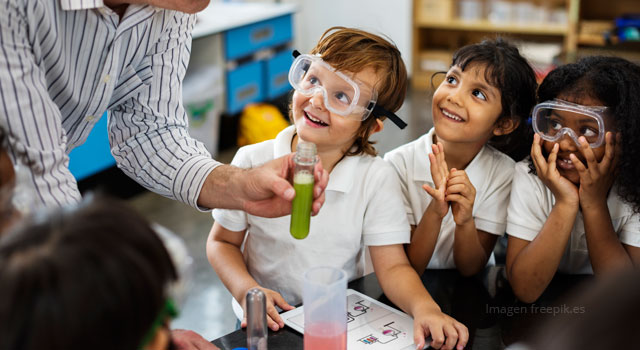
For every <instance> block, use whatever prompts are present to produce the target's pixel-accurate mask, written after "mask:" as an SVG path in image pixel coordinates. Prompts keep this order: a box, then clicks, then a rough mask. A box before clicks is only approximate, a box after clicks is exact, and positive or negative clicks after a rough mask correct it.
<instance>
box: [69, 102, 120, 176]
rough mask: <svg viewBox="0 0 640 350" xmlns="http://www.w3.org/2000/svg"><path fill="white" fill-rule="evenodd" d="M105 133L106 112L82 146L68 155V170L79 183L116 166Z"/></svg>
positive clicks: (106, 133)
mask: <svg viewBox="0 0 640 350" xmlns="http://www.w3.org/2000/svg"><path fill="white" fill-rule="evenodd" d="M108 135H109V134H108V132H107V112H105V113H104V114H103V115H102V117H101V118H100V120H99V121H98V122H97V123H96V125H95V126H94V127H93V129H92V130H91V133H90V134H89V136H88V137H87V141H85V143H84V144H82V145H80V146H78V147H76V148H74V149H73V150H72V151H71V153H70V154H69V170H70V171H71V174H73V176H74V177H75V178H76V180H77V181H80V180H82V179H84V178H87V177H89V176H91V175H93V174H96V173H98V172H100V171H102V170H105V169H107V168H110V167H112V166H114V165H115V164H116V160H115V159H113V156H112V155H111V146H110V145H109V136H108Z"/></svg>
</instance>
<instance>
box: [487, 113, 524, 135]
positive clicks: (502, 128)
mask: <svg viewBox="0 0 640 350" xmlns="http://www.w3.org/2000/svg"><path fill="white" fill-rule="evenodd" d="M518 125H520V122H519V121H517V120H514V119H513V118H511V117H503V118H502V119H501V120H498V122H497V123H496V127H495V128H494V129H493V134H494V135H495V136H502V135H507V134H510V133H511V132H513V130H515V129H516V128H517V127H518Z"/></svg>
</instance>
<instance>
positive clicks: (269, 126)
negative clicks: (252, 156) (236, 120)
mask: <svg viewBox="0 0 640 350" xmlns="http://www.w3.org/2000/svg"><path fill="white" fill-rule="evenodd" d="M287 126H289V122H288V121H287V119H285V118H284V116H282V113H280V110H278V108H276V107H275V106H273V105H270V104H267V103H256V104H250V105H248V106H247V107H245V109H244V110H243V111H242V115H240V126H239V131H238V146H246V145H251V144H254V143H258V142H262V141H267V140H271V139H274V138H275V137H276V135H278V133H279V132H280V131H282V130H283V129H284V128H286V127H287Z"/></svg>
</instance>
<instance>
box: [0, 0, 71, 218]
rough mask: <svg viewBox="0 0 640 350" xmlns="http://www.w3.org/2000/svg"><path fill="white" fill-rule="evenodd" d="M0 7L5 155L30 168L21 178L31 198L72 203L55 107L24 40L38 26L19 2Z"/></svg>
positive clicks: (1, 114) (0, 117)
mask: <svg viewBox="0 0 640 350" xmlns="http://www.w3.org/2000/svg"><path fill="white" fill-rule="evenodd" d="M0 7H1V8H0V128H2V129H3V130H5V132H6V133H7V134H8V152H9V155H10V156H11V158H12V161H13V162H14V163H17V164H20V165H21V166H26V167H28V168H29V169H30V172H29V176H28V178H27V179H25V181H28V185H29V186H30V187H33V188H34V189H35V191H34V192H35V193H34V196H33V198H34V201H35V202H39V203H43V204H45V205H47V206H60V205H64V204H68V203H74V202H77V201H78V200H79V199H80V192H79V191H78V186H77V184H76V180H75V178H74V177H73V175H72V174H71V172H70V171H69V168H68V162H69V157H68V156H67V154H66V148H67V137H66V135H65V133H64V130H63V128H62V122H61V114H60V109H59V108H58V106H57V105H56V104H55V103H54V102H53V100H52V99H51V97H50V96H49V94H48V91H47V83H46V80H45V75H44V72H42V71H41V70H40V68H39V67H38V62H37V59H36V56H35V54H34V51H33V47H32V44H31V42H30V40H29V35H30V33H34V32H36V31H37V30H38V28H30V22H31V21H30V20H29V19H28V14H27V12H26V10H25V7H26V5H24V4H23V3H22V2H19V1H3V2H2V3H1V4H0Z"/></svg>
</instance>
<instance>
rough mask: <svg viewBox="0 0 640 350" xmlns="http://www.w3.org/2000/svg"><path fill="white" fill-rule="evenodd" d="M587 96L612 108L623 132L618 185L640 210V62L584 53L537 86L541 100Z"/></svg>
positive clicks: (617, 171) (626, 199) (620, 190)
mask: <svg viewBox="0 0 640 350" xmlns="http://www.w3.org/2000/svg"><path fill="white" fill-rule="evenodd" d="M585 96H588V97H591V98H593V99H598V100H600V101H601V102H602V103H604V105H605V106H607V107H609V108H610V109H611V115H612V116H613V119H614V127H615V130H616V131H617V132H619V133H621V135H622V141H621V143H622V144H621V145H618V146H617V147H622V154H621V155H620V159H619V161H618V167H617V169H616V170H615V171H616V174H617V175H616V180H615V185H617V186H618V194H619V195H620V196H621V197H622V198H623V199H624V200H625V201H626V202H628V203H630V204H631V205H633V207H634V210H635V211H636V212H637V213H640V186H638V183H637V181H638V179H640V162H639V161H638V160H639V159H640V138H639V137H638V135H640V116H639V115H638V113H639V111H640V98H639V97H640V66H638V65H637V64H634V63H631V62H629V61H627V60H625V59H623V58H619V57H605V56H591V57H585V58H583V59H581V60H579V61H578V62H576V63H571V64H566V65H563V66H560V67H558V68H556V69H554V70H553V71H551V72H550V73H549V74H548V75H547V77H546V78H545V79H544V81H543V82H542V84H540V87H539V88H538V101H539V102H544V101H548V100H552V99H554V98H557V97H563V98H566V99H572V100H574V101H579V100H580V99H582V98H584V97H585ZM531 166H533V165H532V164H531Z"/></svg>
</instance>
